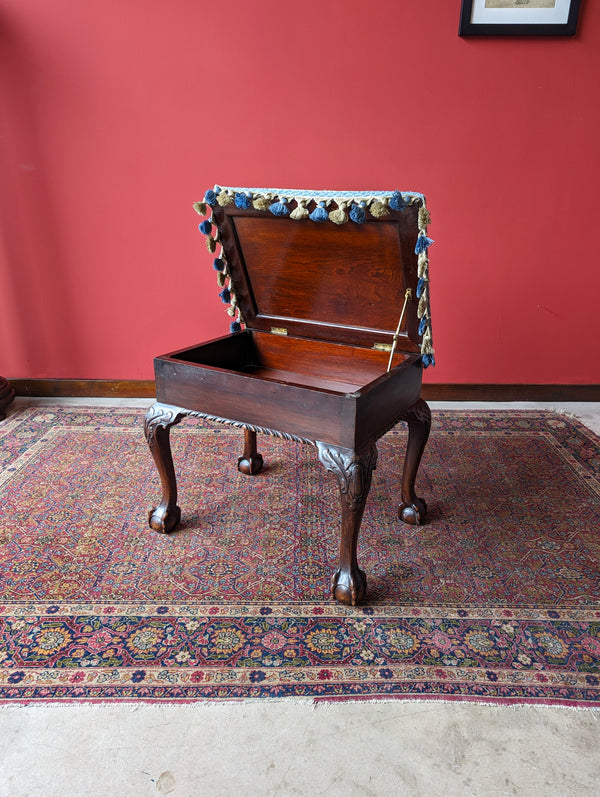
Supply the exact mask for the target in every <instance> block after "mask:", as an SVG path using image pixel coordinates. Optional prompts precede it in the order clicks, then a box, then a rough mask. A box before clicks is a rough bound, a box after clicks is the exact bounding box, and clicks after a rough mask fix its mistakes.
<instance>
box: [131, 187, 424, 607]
mask: <svg viewBox="0 0 600 797" xmlns="http://www.w3.org/2000/svg"><path fill="white" fill-rule="evenodd" d="M195 208H196V210H198V212H199V213H201V214H202V215H206V218H205V220H204V221H203V222H202V224H201V225H200V229H201V231H202V232H203V233H204V234H205V236H206V243H207V246H208V249H209V252H211V254H212V257H213V259H214V260H213V265H214V268H215V270H216V272H217V278H218V282H219V285H220V287H221V289H222V290H221V293H220V296H221V299H222V301H223V302H224V303H226V304H228V305H229V309H228V312H229V314H230V316H231V317H232V319H233V323H232V332H231V334H229V335H227V336H225V337H220V338H217V339H215V340H212V341H209V342H206V343H201V344H198V345H195V346H192V347H191V348H186V349H183V350H181V351H176V352H172V353H170V354H165V355H163V356H160V357H156V358H155V360H154V366H155V374H156V395H157V403H155V404H154V405H153V406H152V407H150V409H149V410H148V413H147V416H146V421H145V433H146V439H147V441H148V445H149V447H150V451H151V453H152V456H153V457H154V461H155V463H156V467H157V469H158V473H159V475H160V480H161V485H162V500H161V502H160V504H159V505H158V506H157V507H155V508H153V509H151V510H150V513H149V523H150V527H151V528H152V529H154V530H155V531H158V532H171V531H173V530H174V529H175V527H176V526H177V524H178V523H179V520H180V518H181V510H180V508H179V507H178V506H177V483H176V477H175V470H174V466H173V458H172V455H171V448H170V442H169V432H170V429H171V427H172V426H173V425H175V424H177V423H179V422H180V421H181V420H182V419H183V418H185V417H186V416H192V417H199V418H203V419H208V420H210V421H215V422H218V423H224V424H231V425H233V426H236V427H239V428H240V429H243V430H244V450H243V455H242V456H241V457H240V458H239V460H238V469H239V470H240V471H241V472H242V473H244V474H247V475H249V476H252V475H255V474H257V473H259V472H260V470H261V468H262V466H263V460H262V456H261V455H260V454H259V453H258V451H257V442H256V436H257V433H259V434H267V435H274V436H276V437H279V438H283V439H286V440H294V441H299V442H302V443H308V444H310V445H313V446H315V447H316V449H317V454H318V457H319V460H320V461H321V463H322V464H323V466H324V467H325V469H326V470H328V471H331V472H332V473H333V474H334V475H335V477H336V478H337V481H338V484H339V491H340V497H341V536H340V555H339V567H338V569H337V570H336V572H335V573H334V574H333V576H332V586H331V589H332V594H333V596H334V597H335V598H336V599H337V600H338V601H339V602H340V603H344V604H351V605H354V604H356V603H357V602H358V601H360V600H362V599H363V598H364V597H365V593H366V577H365V574H364V572H363V571H362V570H360V569H359V567H358V562H357V540H358V535H359V530H360V524H361V520H362V516H363V511H364V508H365V502H366V500H367V496H368V494H369V488H370V485H371V475H372V472H373V470H374V468H375V466H376V463H377V446H376V443H377V440H378V439H379V438H380V437H381V436H382V435H383V434H385V433H386V432H387V431H389V430H390V429H391V428H392V427H393V426H395V425H396V424H397V423H398V422H399V421H406V422H407V424H408V430H409V434H408V445H407V450H406V456H405V461H404V470H403V476H402V491H401V503H400V505H399V508H398V514H399V517H400V519H401V520H402V521H404V522H405V523H410V524H419V523H422V522H423V521H424V519H425V514H426V511H427V507H426V504H425V501H423V500H422V499H420V498H418V497H417V496H416V495H415V478H416V475H417V470H418V467H419V463H420V461H421V455H422V453H423V450H424V448H425V445H426V443H427V439H428V436H429V430H430V425H431V414H430V411H429V407H428V406H427V404H426V403H425V401H423V399H422V398H421V396H420V394H421V378H422V370H423V366H424V365H425V366H426V365H428V364H430V363H432V362H433V349H432V347H431V326H430V313H429V277H428V247H429V245H430V244H431V243H432V241H431V239H429V238H427V223H428V221H429V214H428V212H427V208H426V206H425V198H424V197H423V195H421V194H416V193H412V192H398V191H396V192H374V193H365V192H360V193H352V194H350V193H349V192H341V193H340V192H338V193H335V192H310V191H303V192H300V191H285V190H275V189H241V188H220V187H218V186H215V189H214V191H213V190H210V191H207V192H206V197H205V202H199V203H196V205H195ZM403 309H404V312H402V311H403ZM401 315H402V322H401V324H399V319H400V317H401ZM398 327H399V329H397V328H398ZM388 361H389V362H390V367H389V369H388ZM274 489H277V488H276V486H274Z"/></svg>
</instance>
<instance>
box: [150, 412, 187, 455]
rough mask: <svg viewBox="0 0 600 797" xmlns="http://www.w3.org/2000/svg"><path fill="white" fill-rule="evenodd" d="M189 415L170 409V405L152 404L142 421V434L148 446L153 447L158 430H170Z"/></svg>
mask: <svg viewBox="0 0 600 797" xmlns="http://www.w3.org/2000/svg"><path fill="white" fill-rule="evenodd" d="M189 414H190V413H189V412H188V411H187V410H183V409H181V408H180V407H172V406H171V405H170V404H161V403H160V402H156V404H153V405H152V406H151V407H150V409H149V410H148V412H147V413H146V418H145V420H144V434H145V435H146V440H147V441H148V444H149V445H151V446H152V445H154V444H155V442H156V430H157V429H158V428H162V429H170V427H171V426H174V425H175V424H176V423H179V422H180V421H181V420H183V418H184V417H185V416H186V415H189Z"/></svg>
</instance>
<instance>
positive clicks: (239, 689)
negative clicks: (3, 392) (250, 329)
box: [0, 405, 600, 706]
mask: <svg viewBox="0 0 600 797" xmlns="http://www.w3.org/2000/svg"><path fill="white" fill-rule="evenodd" d="M143 414H144V413H143V411H142V410H136V409H129V408H110V409H109V408H93V409H89V408H85V407H65V406H60V407H58V406H56V405H37V406H35V407H30V408H25V409H14V410H13V411H12V413H11V414H10V415H9V417H8V418H7V420H6V421H4V422H3V423H1V424H0V702H1V703H7V702H36V701H42V702H48V701H65V702H73V701H78V700H87V701H94V700H96V701H123V700H127V701H136V700H144V701H148V702H154V701H169V702H177V701H193V700H206V699H211V700H228V699H237V700H239V699H249V698H264V697H266V698H275V697H286V696H289V697H295V698H299V697H301V698H311V699H317V700H318V699H324V700H332V699H369V698H380V699H382V698H383V699H392V698H420V699H428V698H438V699H450V700H452V699H454V700H457V699H462V700H469V699H471V700H473V699H474V700H480V701H486V702H487V701H490V702H521V703H527V702H528V703H548V704H568V705H577V706H600V534H599V533H598V532H599V530H600V445H599V442H600V441H599V439H598V437H596V436H595V435H594V434H593V433H592V432H591V431H589V430H588V429H587V428H586V427H584V426H583V425H582V424H580V423H578V422H577V421H575V420H572V419H571V418H568V417H566V416H562V415H558V414H554V413H542V412H511V413H508V412H488V411H486V412H463V411H460V412H457V411H452V412H436V413H434V416H433V427H432V433H431V437H430V442H429V444H428V446H427V448H426V450H425V454H424V457H423V462H422V464H421V469H420V472H419V477H418V482H417V486H418V492H419V494H420V495H422V496H423V497H424V498H425V499H426V501H427V503H428V506H429V517H428V520H427V523H426V524H425V525H424V526H422V527H418V528H414V527H409V526H404V525H403V524H402V523H400V522H399V521H398V519H397V515H396V509H397V504H398V501H399V496H400V480H401V467H402V462H403V457H404V449H405V444H406V431H405V429H404V428H403V427H402V426H399V427H397V428H396V429H394V430H392V431H391V432H389V433H388V434H387V435H386V436H385V437H384V438H382V439H381V440H380V441H379V444H378V448H379V452H380V456H379V463H378V468H377V471H376V472H375V474H374V478H373V484H372V487H371V493H370V496H369V500H368V503H367V508H366V511H365V515H364V519H363V525H362V531H361V536H360V540H359V562H360V565H361V567H362V568H363V569H364V570H365V571H366V573H367V585H368V594H367V600H366V601H365V602H364V603H363V605H361V606H358V607H355V608H351V607H342V606H338V605H337V604H336V603H335V602H334V601H332V600H331V598H330V596H329V580H330V576H331V573H332V572H333V570H334V569H335V567H336V560H337V553H338V535H339V531H338V524H339V497H338V492H337V484H336V482H335V480H334V479H333V477H331V476H330V475H329V474H326V473H325V471H324V470H323V468H322V467H321V465H320V464H319V462H318V460H317V457H316V454H315V452H314V450H313V449H312V448H311V447H310V446H302V445H300V444H295V443H290V442H286V441H281V440H277V439H275V438H270V437H261V438H259V444H260V445H259V449H260V451H261V453H262V454H263V456H264V458H265V469H264V470H263V472H262V473H261V474H259V475H258V476H256V477H245V476H242V475H241V474H239V473H238V471H237V468H236V463H237V458H238V456H239V455H240V454H241V450H242V447H243V435H242V434H241V433H240V432H239V430H235V429H231V428H229V427H224V426H216V425H211V424H209V423H204V422H201V421H197V420H193V421H192V420H187V421H185V422H184V423H182V424H181V425H180V426H178V427H176V428H175V429H174V430H173V431H172V434H171V438H172V444H173V454H174V460H175V465H176V468H177V472H178V484H179V505H180V506H181V508H182V524H181V526H180V528H179V529H178V530H177V531H176V532H175V533H173V534H171V535H159V534H156V533H154V532H152V531H150V529H149V528H148V526H147V510H148V508H149V507H150V506H151V505H153V504H155V503H156V502H157V501H158V499H159V496H160V487H159V481H158V476H157V473H156V470H155V467H154V463H153V461H152V458H151V456H150V454H149V452H148V449H147V446H146V443H145V440H144V437H143V432H142V424H143Z"/></svg>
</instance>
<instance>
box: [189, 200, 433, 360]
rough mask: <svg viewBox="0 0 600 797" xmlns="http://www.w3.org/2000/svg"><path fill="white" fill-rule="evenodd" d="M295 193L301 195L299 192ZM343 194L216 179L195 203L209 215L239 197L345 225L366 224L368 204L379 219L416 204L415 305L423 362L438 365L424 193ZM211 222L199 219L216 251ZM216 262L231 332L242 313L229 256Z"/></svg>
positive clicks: (242, 203)
mask: <svg viewBox="0 0 600 797" xmlns="http://www.w3.org/2000/svg"><path fill="white" fill-rule="evenodd" d="M296 193H298V194H300V195H299V196H298V195H295V194H296ZM342 194H343V196H342V195H335V194H329V195H326V194H325V192H317V195H314V194H313V195H309V194H308V195H307V194H305V195H303V194H302V193H301V192H293V191H290V192H289V193H288V192H285V193H284V194H283V193H281V192H280V191H277V190H275V189H246V188H221V187H220V186H218V185H216V186H215V187H214V189H209V190H208V191H206V193H205V195H204V201H200V202H194V203H193V208H194V210H195V211H196V213H198V214H199V215H201V216H205V215H206V214H207V211H208V210H209V208H210V209H212V208H213V207H214V206H215V205H220V206H221V207H227V206H229V205H231V204H234V203H235V206H236V207H237V208H240V209H241V210H247V209H250V208H254V209H255V210H258V211H267V210H268V211H270V212H271V213H272V214H273V215H275V216H288V215H289V217H290V218H291V219H294V220H295V221H299V220H302V219H307V218H309V219H311V220H312V221H314V222H317V223H323V222H326V221H330V222H332V223H333V224H336V225H342V224H346V223H347V222H348V221H349V220H351V221H353V222H354V223H355V224H363V223H364V222H365V221H366V213H367V210H368V211H369V213H370V214H371V216H372V217H373V218H375V219H379V218H383V217H385V216H388V215H389V214H390V212H392V211H393V212H397V213H398V212H403V211H405V210H406V208H407V207H408V206H410V205H418V216H417V228H418V236H417V241H416V245H415V254H416V255H417V274H418V283H417V288H416V298H417V299H418V300H419V302H418V305H417V318H418V319H419V326H418V332H419V335H420V336H421V355H422V362H423V366H424V367H425V368H427V367H429V366H430V365H435V355H434V348H433V342H432V334H431V321H430V311H429V256H428V249H429V247H430V246H431V245H432V244H433V243H434V241H433V239H431V238H429V237H428V235H427V227H428V225H429V224H430V223H431V216H430V214H429V211H428V209H427V207H426V204H425V197H424V196H423V195H422V194H412V193H408V192H407V193H401V192H400V191H394V192H393V193H391V194H384V193H383V192H379V193H376V194H372V195H368V194H367V193H366V192H362V193H360V192H359V193H358V194H355V195H352V194H351V193H350V192H342ZM322 197H324V198H322ZM290 202H295V207H294V205H293V204H292V205H291V207H294V209H293V210H292V211H291V212H290V204H289V203H290ZM311 202H314V203H315V208H314V210H313V211H312V213H310V212H309V210H308V207H307V206H308V205H309V204H310V203H311ZM331 204H333V209H332V210H330V211H329V212H328V210H327V206H328V205H331ZM209 212H211V211H209ZM213 225H214V220H213V218H212V217H210V218H207V219H205V220H204V221H202V222H201V224H199V225H198V226H199V229H200V231H201V232H202V233H203V234H204V235H205V236H206V237H205V240H206V246H207V249H208V251H209V252H211V253H212V254H214V253H215V251H216V248H217V245H221V249H222V244H221V243H220V233H219V230H218V229H217V230H216V232H215V233H214V235H213ZM213 268H214V270H215V271H216V272H217V283H218V285H219V287H220V288H221V291H220V293H219V296H220V298H221V301H222V302H223V303H224V304H228V305H229V307H228V308H227V311H226V312H227V313H228V315H229V316H230V317H231V318H232V319H234V320H233V321H232V322H231V325H230V330H231V332H232V334H234V333H237V332H240V331H241V329H242V325H243V324H244V319H243V318H242V314H241V312H240V308H239V306H238V303H237V297H236V296H235V293H234V291H233V286H232V284H231V279H230V276H229V274H228V270H227V262H226V260H225V259H224V257H223V253H222V252H221V253H220V255H218V256H217V257H215V258H214V260H213Z"/></svg>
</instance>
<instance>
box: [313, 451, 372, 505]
mask: <svg viewBox="0 0 600 797" xmlns="http://www.w3.org/2000/svg"><path fill="white" fill-rule="evenodd" d="M315 445H316V447H317V451H318V454H319V459H320V461H321V463H322V464H323V466H324V467H325V469H326V470H328V471H330V472H331V473H333V474H334V475H335V476H336V478H337V480H338V484H339V487H340V494H341V496H342V499H343V500H344V501H345V502H346V504H347V505H348V508H349V509H350V511H351V512H356V511H358V510H359V509H362V508H363V507H364V503H365V500H366V498H367V495H368V494H369V489H370V487H371V475H372V473H373V470H374V469H375V468H376V466H377V446H376V445H375V443H372V444H370V445H369V446H366V447H365V448H364V449H362V450H359V451H355V450H353V449H348V448H339V447H337V446H329V445H327V443H321V442H317V443H316V444H315Z"/></svg>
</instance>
